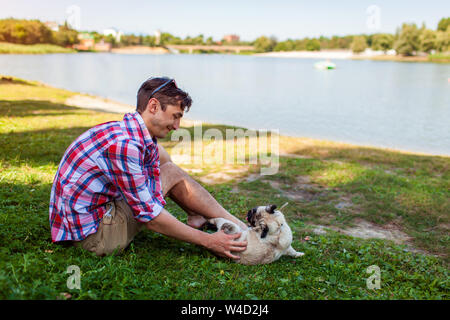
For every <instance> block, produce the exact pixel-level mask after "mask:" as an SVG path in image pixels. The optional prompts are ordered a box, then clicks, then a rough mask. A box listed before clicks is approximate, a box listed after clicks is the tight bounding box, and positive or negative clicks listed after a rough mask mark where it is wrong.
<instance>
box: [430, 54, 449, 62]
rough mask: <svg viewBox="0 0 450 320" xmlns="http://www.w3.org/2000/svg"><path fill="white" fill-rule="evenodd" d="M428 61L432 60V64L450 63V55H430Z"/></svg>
mask: <svg viewBox="0 0 450 320" xmlns="http://www.w3.org/2000/svg"><path fill="white" fill-rule="evenodd" d="M428 60H430V61H431V62H442V63H449V62H450V54H449V53H446V54H445V53H436V54H430V55H429V56H428Z"/></svg>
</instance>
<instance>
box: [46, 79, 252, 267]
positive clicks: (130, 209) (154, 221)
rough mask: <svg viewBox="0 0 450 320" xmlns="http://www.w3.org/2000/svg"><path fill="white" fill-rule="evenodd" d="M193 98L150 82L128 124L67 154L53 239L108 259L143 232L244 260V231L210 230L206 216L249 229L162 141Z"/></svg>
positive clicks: (56, 189) (56, 184)
mask: <svg viewBox="0 0 450 320" xmlns="http://www.w3.org/2000/svg"><path fill="white" fill-rule="evenodd" d="M191 103H192V100H191V98H190V96H189V94H187V93H186V92H184V91H183V90H181V89H179V88H178V87H177V85H176V83H175V81H174V80H173V79H169V78H150V79H149V80H147V81H145V82H144V83H143V84H142V85H141V87H140V89H139V91H138V96H137V111H136V112H134V113H127V114H125V116H124V118H123V121H112V122H107V123H103V124H100V125H97V126H95V127H93V128H91V129H90V130H88V131H87V132H85V133H83V134H82V135H81V136H80V137H78V138H77V139H76V140H75V141H74V142H73V143H72V144H71V145H70V146H69V148H68V149H67V150H66V152H65V153H64V156H63V158H62V160H61V163H60V165H59V168H58V171H57V173H56V176H55V179H54V181H53V187H52V192H51V196H50V227H51V234H52V240H53V242H57V241H74V243H75V244H76V245H80V246H81V247H82V248H84V249H86V250H89V251H92V252H95V253H96V254H97V255H107V254H110V253H112V252H113V251H114V250H115V249H119V251H120V250H123V249H124V248H126V247H127V246H128V245H129V243H130V242H131V241H132V239H133V238H134V236H135V235H136V234H137V233H138V232H139V230H141V228H142V227H145V228H147V229H149V230H152V231H155V232H158V233H161V234H164V235H167V236H170V237H173V238H176V239H179V240H182V241H187V242H190V243H194V244H197V245H201V246H204V247H205V248H207V249H209V250H211V251H213V252H214V253H216V254H217V255H220V256H225V257H229V258H232V259H238V257H237V256H235V255H233V254H232V252H233V251H244V250H245V249H246V245H247V243H246V242H238V241H237V240H235V239H237V238H239V236H240V234H236V235H227V234H225V233H224V232H222V231H220V232H216V233H213V234H209V233H205V232H202V231H200V230H197V228H200V227H201V226H202V225H203V224H204V223H205V222H206V220H205V219H209V218H216V217H223V218H227V219H229V220H232V221H234V222H236V223H238V224H239V225H241V226H243V227H244V228H246V226H245V224H244V223H243V222H242V221H240V220H239V219H237V218H236V217H234V216H233V215H231V214H230V213H228V212H227V211H226V210H225V209H224V208H223V207H222V206H220V205H219V203H217V201H216V200H215V199H214V198H213V197H212V196H211V195H210V194H209V193H208V192H207V191H206V190H205V189H204V188H203V187H201V186H200V185H199V184H198V183H197V182H195V181H194V180H193V179H192V178H191V177H189V175H187V174H186V173H185V172H184V171H183V170H182V169H180V168H179V167H178V166H177V165H175V164H174V163H173V162H172V161H171V159H170V156H169V154H168V153H167V152H166V151H165V150H164V148H163V147H162V146H160V145H158V144H157V138H164V137H166V136H167V134H168V133H169V132H170V131H171V130H177V129H178V128H179V126H180V119H181V117H182V116H183V114H184V112H185V111H186V112H187V111H188V110H189V108H190V106H191ZM165 196H169V197H171V198H172V199H173V200H174V201H175V202H176V203H177V204H178V205H179V206H180V207H182V208H183V209H184V210H185V211H186V212H187V214H188V222H187V225H186V224H184V223H182V222H180V221H179V220H178V219H176V218H175V217H174V216H172V215H171V214H170V213H169V212H168V211H167V210H165V209H164V205H165V204H166V202H165V200H164V197H165Z"/></svg>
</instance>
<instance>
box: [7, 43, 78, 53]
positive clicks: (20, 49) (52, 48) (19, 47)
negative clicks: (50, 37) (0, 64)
mask: <svg viewBox="0 0 450 320" xmlns="http://www.w3.org/2000/svg"><path fill="white" fill-rule="evenodd" d="M74 52H76V51H75V50H73V49H68V48H64V47H60V46H56V45H53V44H30V45H25V44H15V43H8V42H0V54H45V53H74Z"/></svg>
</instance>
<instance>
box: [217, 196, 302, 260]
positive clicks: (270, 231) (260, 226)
mask: <svg viewBox="0 0 450 320" xmlns="http://www.w3.org/2000/svg"><path fill="white" fill-rule="evenodd" d="M286 205H287V203H286V204H284V205H283V206H282V207H281V208H280V209H282V208H284V207H285V206H286ZM276 208H277V206H276V205H274V204H273V205H268V206H259V207H256V208H253V209H252V210H249V211H248V213H247V221H248V223H249V224H250V226H249V228H248V229H246V230H242V229H241V228H240V227H239V226H238V225H237V224H235V223H234V222H231V221H229V220H227V219H224V218H214V219H210V220H209V221H208V222H209V223H210V224H212V225H214V226H215V227H216V228H217V229H218V230H223V231H224V232H225V233H227V234H234V233H239V232H241V233H242V234H241V236H240V237H239V239H238V241H247V249H246V250H245V251H242V252H233V254H235V255H238V256H240V259H239V260H237V262H238V263H240V264H245V265H256V264H267V263H272V262H274V261H276V260H278V259H279V258H280V257H281V256H282V255H288V256H291V257H294V258H298V257H301V256H303V255H304V253H303V252H297V251H295V249H294V248H292V246H291V243H292V231H291V228H289V226H288V224H287V223H286V220H285V218H284V215H283V213H282V212H281V211H280V210H275V209H276Z"/></svg>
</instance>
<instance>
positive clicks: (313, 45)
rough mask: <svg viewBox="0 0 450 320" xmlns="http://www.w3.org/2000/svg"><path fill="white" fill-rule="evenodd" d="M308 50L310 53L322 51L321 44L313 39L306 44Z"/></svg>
mask: <svg viewBox="0 0 450 320" xmlns="http://www.w3.org/2000/svg"><path fill="white" fill-rule="evenodd" d="M306 50H308V51H319V50H320V42H319V40H317V39H311V40H308V42H306Z"/></svg>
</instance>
